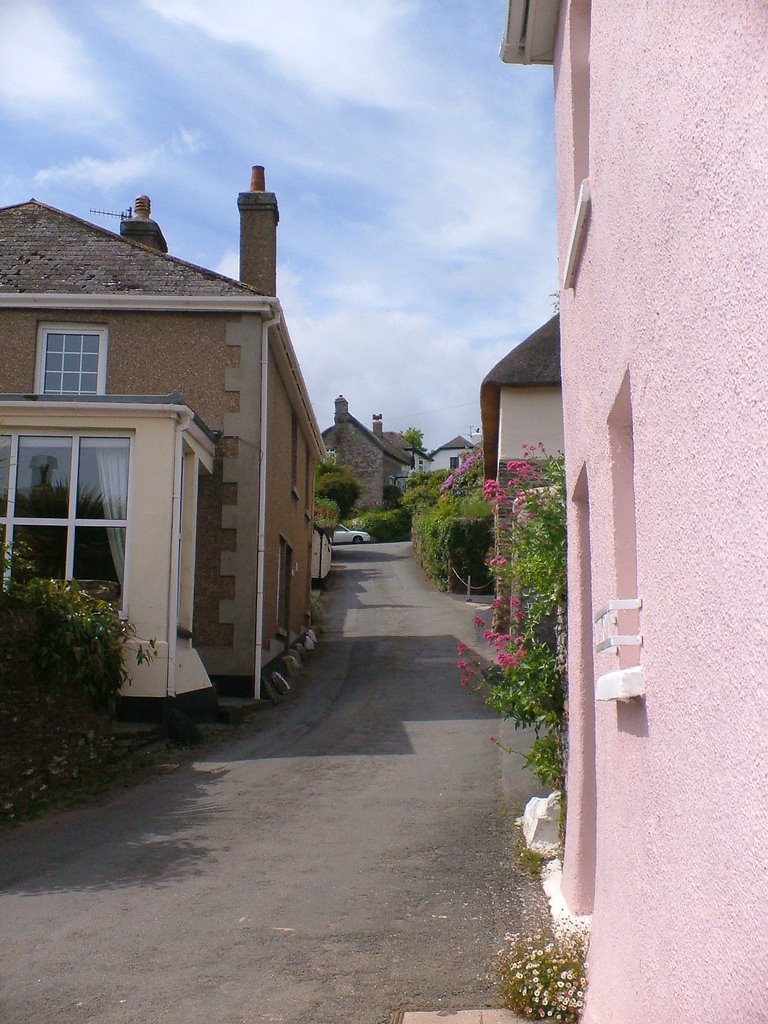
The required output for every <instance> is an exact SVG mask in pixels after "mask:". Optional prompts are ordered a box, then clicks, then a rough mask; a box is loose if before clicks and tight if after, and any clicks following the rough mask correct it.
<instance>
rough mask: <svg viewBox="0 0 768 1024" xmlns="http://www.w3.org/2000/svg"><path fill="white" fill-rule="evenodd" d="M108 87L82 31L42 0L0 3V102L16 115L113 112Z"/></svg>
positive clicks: (77, 119) (78, 118) (76, 118)
mask: <svg viewBox="0 0 768 1024" xmlns="http://www.w3.org/2000/svg"><path fill="white" fill-rule="evenodd" d="M109 93H110V90H109V88H108V85H107V82H106V81H105V78H104V76H103V74H102V73H101V70H100V69H99V68H98V67H97V66H96V65H95V63H94V62H93V61H92V60H91V59H90V58H89V56H88V54H87V53H86V51H85V47H84V45H83V43H82V41H81V39H80V38H78V36H76V35H74V34H73V33H72V32H71V31H70V30H69V29H68V28H67V27H66V25H65V24H64V22H63V21H62V20H61V19H60V18H59V17H58V16H57V14H55V13H54V10H53V9H52V8H51V6H50V5H49V4H47V3H45V2H43V0H24V3H16V4H8V3H6V4H3V5H2V8H1V9H0V104H2V105H3V106H5V107H7V108H9V109H10V110H12V111H13V112H14V114H15V115H16V116H17V117H22V118H29V117H45V116H48V115H51V114H61V113H66V114H67V115H68V117H69V123H70V124H77V123H80V124H82V122H83V121H88V120H90V119H92V118H94V117H96V118H104V117H109V116H110V113H111V112H114V111H113V110H112V111H111V108H110V97H109Z"/></svg>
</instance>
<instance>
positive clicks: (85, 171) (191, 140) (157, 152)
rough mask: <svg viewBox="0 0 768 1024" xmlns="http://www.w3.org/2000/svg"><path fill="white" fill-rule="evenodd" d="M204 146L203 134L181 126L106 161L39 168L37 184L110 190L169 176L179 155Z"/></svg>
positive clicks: (83, 159)
mask: <svg viewBox="0 0 768 1024" xmlns="http://www.w3.org/2000/svg"><path fill="white" fill-rule="evenodd" d="M201 148H203V141H202V135H201V134H200V133H199V132H191V131H188V130H187V129H185V128H183V127H180V128H178V129H177V130H176V132H174V134H173V136H172V137H171V138H170V139H169V140H168V142H165V143H162V144H161V145H159V146H156V147H155V148H154V149H150V150H147V151H146V152H143V153H132V154H129V155H127V156H120V157H115V158H113V159H111V160H105V159H102V158H99V157H93V156H82V157H78V158H77V159H76V160H72V161H70V162H69V163H67V164H63V165H61V166H51V167H46V168H44V169H43V170H40V171H37V172H36V174H35V176H34V180H35V182H36V183H37V184H42V185H49V184H56V183H62V184H67V185H86V186H88V185H92V186H94V187H95V188H98V189H101V190H102V191H104V192H108V191H110V190H111V189H113V188H116V187H117V186H120V185H125V184H127V183H129V182H132V181H137V180H141V179H144V180H145V181H146V180H148V179H150V178H152V177H155V178H157V177H159V176H167V175H168V174H169V173H170V171H171V168H172V167H173V166H174V165H175V164H177V163H178V160H177V159H176V158H178V157H182V156H187V155H189V154H192V153H196V152H198V151H199V150H200V149H201Z"/></svg>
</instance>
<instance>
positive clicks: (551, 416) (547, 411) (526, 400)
mask: <svg viewBox="0 0 768 1024" xmlns="http://www.w3.org/2000/svg"><path fill="white" fill-rule="evenodd" d="M499 397H500V400H501V401H500V415H499V460H500V461H503V460H504V459H520V458H522V457H523V455H524V450H523V445H539V444H541V445H543V446H544V448H545V450H546V451H547V452H548V453H549V454H551V455H554V454H556V453H557V452H562V451H563V405H562V399H561V395H560V388H559V387H556V388H550V387H546V388H506V387H503V388H502V389H501V394H500V396H499Z"/></svg>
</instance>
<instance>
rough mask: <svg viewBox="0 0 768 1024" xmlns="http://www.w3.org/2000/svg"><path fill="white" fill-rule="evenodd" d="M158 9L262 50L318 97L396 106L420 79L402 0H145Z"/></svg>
mask: <svg viewBox="0 0 768 1024" xmlns="http://www.w3.org/2000/svg"><path fill="white" fill-rule="evenodd" d="M144 3H145V5H146V6H147V7H149V8H150V9H151V10H152V11H154V12H155V13H156V14H158V15H160V16H161V17H163V18H165V19H168V20H170V21H173V22H176V23H178V24H184V25H188V26H190V27H192V28H195V29H198V30H199V31H200V32H203V33H204V34H205V35H207V36H208V37H209V38H211V39H214V40H216V41H218V42H221V43H226V44H229V45H235V46H240V47H247V48H249V49H251V50H253V51H255V52H256V53H258V54H260V55H261V57H262V58H264V60H266V61H267V62H268V63H269V64H270V65H271V67H272V68H273V69H274V70H275V71H276V72H277V73H278V74H280V75H281V76H283V77H284V78H286V79H289V80H291V81H293V82H299V83H301V84H302V85H303V86H304V87H305V88H307V89H309V90H310V91H311V92H314V93H316V94H318V95H320V96H324V97H326V98H329V99H335V100H343V101H346V102H349V103H355V104H363V105H371V106H376V107H381V108H384V109H396V108H398V107H402V106H410V105H412V104H413V102H414V99H415V97H416V96H417V95H418V90H417V89H416V88H415V85H416V82H417V80H418V79H419V78H420V71H419V66H418V63H417V62H416V61H412V62H411V61H409V60H408V58H407V47H406V45H405V43H404V40H406V39H407V32H405V31H403V28H402V26H403V23H404V22H406V21H407V19H408V17H409V15H410V13H411V12H412V11H413V9H414V4H413V3H409V2H405V0H365V2H362V0H325V2H324V3H322V4H314V3H307V0H279V2H277V0H144Z"/></svg>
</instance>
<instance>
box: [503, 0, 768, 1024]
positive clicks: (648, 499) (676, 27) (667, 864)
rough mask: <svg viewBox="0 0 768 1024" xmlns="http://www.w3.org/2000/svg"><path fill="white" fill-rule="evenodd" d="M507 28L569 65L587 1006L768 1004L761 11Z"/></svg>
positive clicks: (520, 43)
mask: <svg viewBox="0 0 768 1024" xmlns="http://www.w3.org/2000/svg"><path fill="white" fill-rule="evenodd" d="M534 15H536V16H534ZM508 26H509V27H508V32H507V40H506V42H505V44H504V48H503V49H504V52H505V53H506V54H507V59H510V60H515V61H516V62H522V63H528V62H531V61H543V62H549V63H554V90H555V128H556V155H557V203H558V211H557V212H558V238H559V242H558V248H559V264H560V275H561V278H560V279H561V298H560V318H561V330H562V370H563V406H564V423H565V440H566V452H565V454H566V481H567V492H566V497H567V506H568V682H569V695H568V721H569V739H568V752H569V757H568V802H567V825H566V837H565V859H564V862H563V880H562V895H563V897H564V898H565V901H566V903H567V905H568V907H569V908H570V909H571V910H573V911H576V912H578V913H583V914H588V913H590V912H591V913H592V934H591V940H590V948H589V956H588V987H587V994H586V1005H585V1008H584V1017H583V1020H584V1022H585V1024H603V1022H608V1021H614V1022H621V1024H625V1022H632V1024H660V1022H669V1021H674V1022H675V1024H703V1022H706V1024H729V1022H731V1021H744V1022H747V1021H748V1022H750V1024H758V1022H762V1021H765V1020H766V1019H767V1017H768V1011H766V988H765V983H766V978H768V929H766V926H765V922H766V918H767V917H768V872H766V870H765V865H766V863H767V862H768V828H766V820H768V757H767V756H766V752H767V751H768V716H767V715H766V710H767V707H768V670H767V669H766V651H768V574H767V573H766V565H768V527H767V525H766V504H767V503H768V485H767V483H766V481H767V480H768V474H767V473H766V437H768V384H767V382H766V374H765V362H766V352H767V351H768V339H767V336H766V322H767V321H768V293H767V292H766V288H765V284H764V278H765V267H766V265H768V231H766V213H765V180H766V155H767V154H768V120H766V118H765V116H764V115H762V114H756V111H761V110H762V109H763V106H764V103H765V97H766V96H768V61H766V38H768V6H767V5H766V4H765V3H764V2H762V0H743V2H741V3H738V4H717V3H700V2H699V3H697V2H694V3H673V4H669V3H657V4H637V3H630V2H626V0H625V2H617V3H589V2H588V0H570V2H566V0H562V2H561V3H559V4H557V3H544V2H541V0H539V2H538V3H534V2H531V0H510V2H509V20H508ZM518 113H519V112H517V113H516V114H515V115H514V116H517V114H518ZM546 120H548V116H547V119H546Z"/></svg>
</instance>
